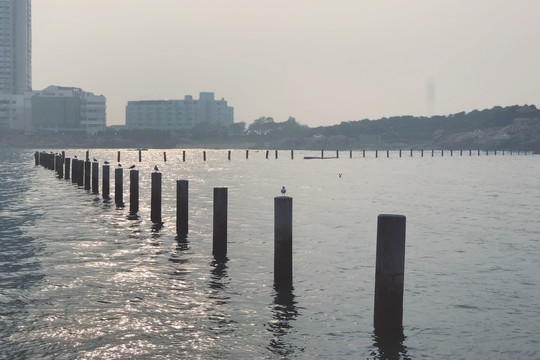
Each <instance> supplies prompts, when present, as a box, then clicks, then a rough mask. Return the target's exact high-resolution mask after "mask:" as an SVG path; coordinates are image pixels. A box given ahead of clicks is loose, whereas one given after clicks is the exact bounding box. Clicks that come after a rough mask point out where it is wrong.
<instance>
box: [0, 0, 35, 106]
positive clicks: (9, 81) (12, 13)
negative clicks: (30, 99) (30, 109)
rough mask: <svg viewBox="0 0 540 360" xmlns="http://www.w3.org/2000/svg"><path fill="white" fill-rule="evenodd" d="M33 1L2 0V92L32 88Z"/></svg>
mask: <svg viewBox="0 0 540 360" xmlns="http://www.w3.org/2000/svg"><path fill="white" fill-rule="evenodd" d="M31 14H32V11H31V1H30V0H0V95H24V92H25V91H28V90H32V22H31Z"/></svg>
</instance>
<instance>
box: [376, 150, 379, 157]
mask: <svg viewBox="0 0 540 360" xmlns="http://www.w3.org/2000/svg"><path fill="white" fill-rule="evenodd" d="M375 157H376V158H378V157H379V149H376V150H375Z"/></svg>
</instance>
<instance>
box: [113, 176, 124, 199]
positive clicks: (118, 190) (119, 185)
mask: <svg viewBox="0 0 540 360" xmlns="http://www.w3.org/2000/svg"><path fill="white" fill-rule="evenodd" d="M114 202H115V204H116V206H118V207H122V206H124V169H122V168H116V169H114Z"/></svg>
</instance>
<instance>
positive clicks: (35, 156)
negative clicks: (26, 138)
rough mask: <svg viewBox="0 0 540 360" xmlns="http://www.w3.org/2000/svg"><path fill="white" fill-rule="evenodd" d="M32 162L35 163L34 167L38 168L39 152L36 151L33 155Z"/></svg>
mask: <svg viewBox="0 0 540 360" xmlns="http://www.w3.org/2000/svg"><path fill="white" fill-rule="evenodd" d="M34 160H35V162H36V166H38V165H39V151H36V152H35V153H34Z"/></svg>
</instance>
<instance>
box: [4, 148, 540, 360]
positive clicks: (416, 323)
mask: <svg viewBox="0 0 540 360" xmlns="http://www.w3.org/2000/svg"><path fill="white" fill-rule="evenodd" d="M39 150H41V149H39ZM51 150H52V151H60V150H63V149H51ZM165 151H167V162H164V161H163V150H160V151H158V150H149V151H143V152H142V162H140V163H139V162H138V152H137V151H129V150H126V149H122V150H121V163H122V165H123V167H124V189H125V193H124V201H126V206H125V208H117V207H116V206H115V204H114V200H112V201H111V200H104V199H102V198H101V196H100V195H95V194H91V193H89V192H87V191H84V190H83V189H80V188H77V186H75V185H73V184H72V183H71V181H66V180H62V179H58V178H57V177H56V176H55V174H54V172H52V171H50V170H46V169H44V168H43V167H40V166H34V158H33V155H34V150H33V149H32V150H0V358H6V359H150V358H151V359H178V358H186V359H279V358H299V359H315V358H319V359H383V358H403V359H408V358H410V359H422V358H424V359H435V358H437V359H510V358H513V359H533V358H540V325H539V324H540V280H539V276H538V274H540V261H539V259H540V224H539V221H538V219H539V217H540V158H539V157H538V156H534V155H519V156H517V155H516V154H513V155H512V156H510V154H509V153H508V152H507V153H505V155H504V156H502V153H501V152H498V153H497V155H496V156H495V155H494V153H490V154H489V156H485V153H481V156H478V155H477V154H476V153H473V156H468V152H464V153H463V156H459V153H456V152H454V154H453V156H449V153H448V152H445V153H444V156H442V155H443V154H441V153H440V152H435V154H434V156H433V157H432V156H431V152H424V156H423V157H422V156H421V154H420V152H414V153H413V156H412V157H411V156H410V154H409V152H406V153H405V152H404V153H403V156H402V157H401V158H400V157H399V153H398V152H395V151H394V152H390V154H389V157H388V158H387V157H386V152H384V153H381V152H379V154H378V155H379V157H378V158H375V153H374V152H367V153H366V157H365V158H364V157H363V156H362V152H361V151H355V152H353V157H352V158H349V152H342V153H340V158H339V159H327V160H304V159H303V157H304V156H319V155H320V152H308V151H305V152H301V151H296V152H295V153H294V160H293V159H291V156H290V152H289V151H280V152H279V157H278V158H277V159H276V158H275V155H274V152H270V156H269V159H266V156H265V152H264V151H255V150H251V151H250V152H249V159H246V157H245V151H241V150H233V151H232V154H231V160H230V161H229V160H227V151H226V150H206V153H207V161H203V153H202V152H203V150H190V149H188V150H186V161H185V162H184V161H182V152H181V150H165ZM74 155H77V156H78V158H80V159H81V158H84V157H85V151H84V150H69V149H68V150H66V157H71V158H72V157H73V156H74ZM332 155H334V154H333V153H332ZM116 156H117V150H116V149H114V150H113V149H91V150H90V158H94V157H95V158H97V159H98V160H99V161H100V162H101V163H102V162H103V161H105V160H107V161H109V162H111V175H112V174H113V169H114V168H115V167H116V166H117V163H116ZM130 165H136V169H138V170H139V172H140V175H139V176H140V211H139V214H138V215H139V218H138V219H128V215H129V171H128V170H127V167H128V166H130ZM155 165H157V166H158V167H159V170H160V171H161V172H162V174H163V190H162V192H163V200H162V203H163V204H162V209H163V210H162V216H163V226H162V227H155V226H153V224H152V223H151V221H150V178H151V172H152V171H153V168H154V166H155ZM340 174H341V176H340ZM179 179H185V180H189V233H188V236H187V238H178V237H177V236H176V228H175V214H176V180H179ZM282 186H285V187H286V189H287V195H288V196H291V197H292V198H293V256H294V260H293V261H294V289H293V291H292V292H291V293H289V294H285V295H284V294H279V293H276V292H275V291H274V288H273V249H274V247H273V216H274V215H273V198H274V197H276V196H280V195H281V194H280V190H281V187H282ZM100 187H101V184H100ZM214 187H227V188H228V191H229V195H228V197H229V208H228V209H229V210H228V242H229V244H228V260H227V261H226V262H224V263H216V262H215V261H213V258H212V209H213V208H212V201H213V200H212V196H213V190H212V189H213V188H214ZM111 198H112V199H114V176H111ZM382 213H386V214H401V215H405V216H406V217H407V238H406V254H405V257H406V260H405V293H404V319H403V325H404V327H403V335H404V336H403V338H401V339H398V340H397V341H395V342H390V343H388V342H386V341H384V339H381V338H379V337H377V336H376V335H375V334H374V331H373V296H374V276H375V248H376V247H375V245H376V243H375V242H376V232H377V229H376V226H377V216H378V215H379V214H382Z"/></svg>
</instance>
